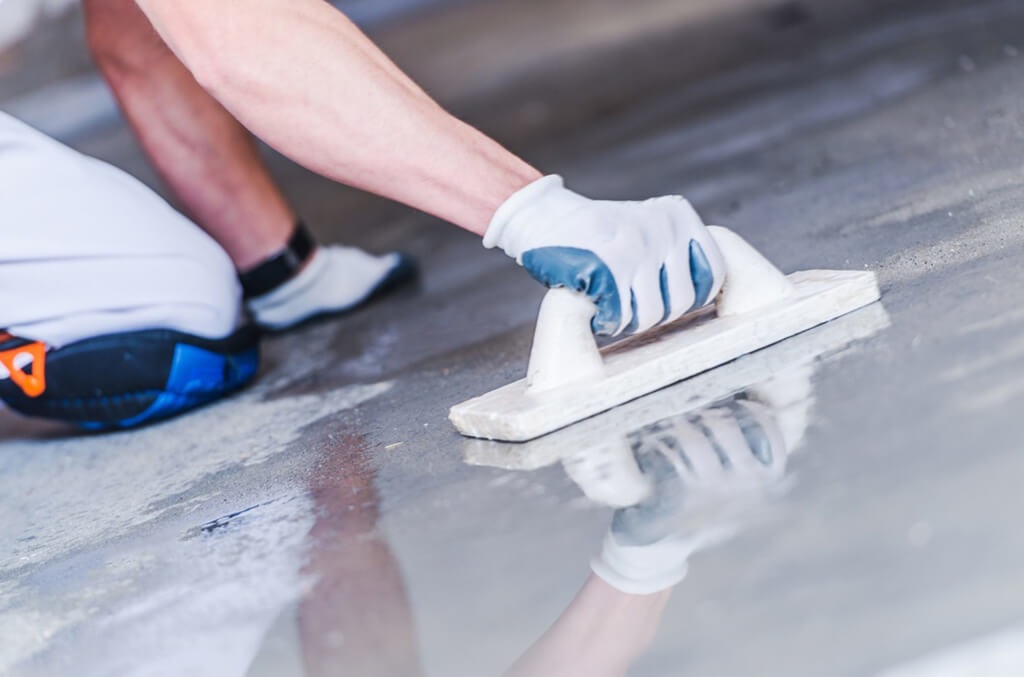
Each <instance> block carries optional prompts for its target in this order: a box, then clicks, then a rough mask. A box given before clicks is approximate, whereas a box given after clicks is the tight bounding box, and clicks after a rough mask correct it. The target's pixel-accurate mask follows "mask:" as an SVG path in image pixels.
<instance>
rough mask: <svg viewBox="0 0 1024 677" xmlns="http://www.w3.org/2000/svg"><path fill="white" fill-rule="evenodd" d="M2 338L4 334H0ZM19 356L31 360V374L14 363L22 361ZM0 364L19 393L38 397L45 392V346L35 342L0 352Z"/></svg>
mask: <svg viewBox="0 0 1024 677" xmlns="http://www.w3.org/2000/svg"><path fill="white" fill-rule="evenodd" d="M4 336H5V334H3V333H2V332H0V338H3V337H4ZM7 336H9V335H7ZM21 355H28V356H29V357H31V358H32V362H31V364H32V373H31V374H29V373H27V372H26V371H25V370H24V369H23V368H22V367H20V366H18V365H17V364H16V363H15V362H16V361H17V362H21V361H22V360H23V359H24V358H22V357H20V356H21ZM0 364H2V365H3V366H4V368H6V369H7V371H8V372H10V374H11V380H12V381H13V382H14V385H16V386H18V387H19V388H21V392H23V393H25V395H27V396H28V397H39V396H40V395H42V394H43V393H45V392H46V345H44V344H43V343H40V342H38V341H37V342H35V343H28V344H25V345H23V346H18V347H17V348H9V349H7V350H0ZM26 366H27V364H26Z"/></svg>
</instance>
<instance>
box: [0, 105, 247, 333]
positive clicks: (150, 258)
mask: <svg viewBox="0 0 1024 677" xmlns="http://www.w3.org/2000/svg"><path fill="white" fill-rule="evenodd" d="M240 297H241V291H240V288H239V284H238V281H237V278H236V276H235V271H234V267H233V266H232V264H231V261H230V260H229V259H228V256H227V255H226V254H225V253H224V251H223V250H222V249H221V248H220V247H219V246H218V245H217V244H216V243H215V242H214V241H213V240H212V239H211V238H210V237H208V236H207V235H206V234H205V233H204V232H202V231H201V230H200V229H199V228H198V227H197V226H196V225H195V224H193V223H192V222H191V221H189V220H188V219H186V218H185V217H184V216H182V215H181V214H179V213H178V212H176V211H175V210H174V209H172V208H171V207H170V206H169V205H168V204H167V203H166V202H164V201H163V200H162V199H161V198H160V197H159V196H157V195H156V194H155V193H153V192H152V191H151V190H149V189H148V188H147V187H146V186H144V185H143V184H142V183H140V182H139V181H137V180H135V179H134V178H132V177H130V176H128V175H127V174H125V173H124V172H122V171H120V170H118V169H116V168H114V167H111V166H110V165H107V164H105V163H103V162H100V161H98V160H94V159H92V158H89V157H86V156H84V155H81V154H80V153H77V152H75V151H73V150H71V149H70V148H67V147H65V146H63V145H61V144H59V143H58V142H56V141H54V140H52V139H50V138H48V137H46V136H44V135H43V134H40V133H39V132H37V131H35V130H34V129H32V128H30V127H28V126H26V125H24V124H22V123H21V122H19V121H17V120H15V119H14V118H12V117H10V116H9V115H5V114H4V113H2V112H0V330H2V329H7V330H9V331H10V332H11V333H13V334H15V335H16V336H21V337H24V338H30V339H35V340H39V341H43V342H45V343H47V344H49V345H50V346H53V347H59V346H61V345H63V344H66V343H69V342H72V341H76V340H79V339H83V338H88V337H91V336H97V335H100V334H107V333H114V332H122V331H134V330H139V329H154V328H168V329H177V330H179V331H184V332H188V333H191V334H197V335H200V336H204V337H207V338H220V337H223V336H225V335H227V334H228V333H230V332H231V331H232V330H233V329H234V328H235V327H236V326H237V324H238V321H239V313H240Z"/></svg>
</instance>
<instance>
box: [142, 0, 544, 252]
mask: <svg viewBox="0 0 1024 677" xmlns="http://www.w3.org/2000/svg"><path fill="white" fill-rule="evenodd" d="M137 3H138V5H139V7H141V8H142V10H143V11H144V12H145V13H146V15H147V17H148V18H149V19H150V21H151V22H152V23H153V25H154V27H155V28H156V29H157V31H158V32H159V33H160V35H161V37H162V38H163V39H164V40H165V41H166V42H167V44H168V45H169V46H170V48H171V49H172V50H173V51H174V52H175V53H176V54H177V56H178V58H179V59H181V61H182V62H183V63H184V64H185V65H186V66H187V67H188V68H189V70H191V71H192V73H193V75H194V76H195V77H196V79H197V80H198V81H199V83H200V84H201V85H203V87H204V88H206V89H207V91H209V92H210V93H211V94H212V95H213V96H214V97H215V98H217V99H218V100H219V101H220V102H221V103H222V104H223V105H224V106H225V107H226V108H228V110H230V111H231V112H232V113H233V114H234V115H235V116H236V117H237V118H238V119H239V120H240V121H241V122H242V123H243V124H244V125H245V126H246V127H248V128H249V129H250V130H251V131H253V132H254V133H255V134H256V135H257V136H259V137H260V138H262V139H263V140H264V141H266V142H267V143H269V144H270V145H271V146H273V147H275V148H276V149H277V150H278V151H280V152H281V153H283V154H285V155H287V156H289V157H290V158H292V159H293V160H295V161H296V162H298V163H300V164H302V165H304V166H306V167H308V168H309V169H312V170H313V171H316V172H318V173H320V174H323V175H324V176H327V177H329V178H331V179H334V180H336V181H340V182H342V183H346V184H348V185H352V186H355V187H357V188H361V189H364V190H367V191H370V192H373V193H376V194H378V195H382V196H384V197H387V198H391V199H394V200H397V201H399V202H403V203H405V204H407V205H410V206H412V207H415V208H418V209H421V210H423V211H425V212H428V213H430V214H434V215H435V216H438V217H440V218H443V219H446V220H448V221H451V222H452V223H455V224H456V225H459V226H462V227H463V228H465V229H467V230H470V231H472V232H475V233H478V234H482V233H483V232H484V230H485V229H486V228H487V225H488V223H489V222H490V219H491V217H492V215H493V214H494V212H495V210H496V209H497V207H498V206H499V205H501V204H502V202H504V201H505V199H506V198H508V197H509V195H511V194H512V193H513V192H515V191H516V190H518V189H519V188H522V187H523V186H525V185H526V184H528V183H530V182H531V181H534V180H535V179H537V178H539V177H540V176H541V175H540V173H539V172H538V171H537V170H536V169H534V168H533V167H531V166H530V165H528V164H527V163H526V162H525V161H523V160H521V159H520V158H518V157H516V156H515V155H513V154H512V153H510V152H509V151H507V150H506V149H504V148H503V147H502V146H500V145H499V144H498V143H497V142H495V141H493V140H492V139H490V138H488V137H487V136H486V135H484V134H482V133H481V132H479V131H478V130H476V129H474V128H473V127H471V126H469V125H467V124H465V123H464V122H461V121H459V120H457V119H456V118H454V117H453V116H451V115H450V114H448V113H447V112H446V111H444V110H443V109H442V108H441V107H440V106H439V105H438V104H437V103H436V102H434V101H433V100H432V99H431V98H430V97H429V96H428V95H427V94H426V93H425V92H424V91H423V90H422V89H420V88H419V87H418V86H417V85H416V84H415V83H413V82H412V81H411V80H410V79H409V78H408V77H407V76H405V75H404V74H403V73H402V72H401V70H399V68H398V67H397V66H396V65H395V64H394V63H392V62H391V61H390V60H389V59H388V58H387V56H385V55H384V54H383V53H382V52H381V51H380V50H379V49H378V48H377V47H376V46H375V45H374V44H373V43H372V42H371V41H370V40H369V38H367V37H366V36H365V35H364V34H363V33H362V32H361V31H360V30H359V28H358V27H356V26H355V25H354V24H353V23H352V22H351V21H349V20H348V19H347V18H346V17H345V16H344V15H343V14H341V13H340V12H338V11H337V10H335V9H334V8H332V7H331V6H330V5H328V4H327V3H325V2H323V1H322V0H244V1H243V0H207V1H205V2H178V1H177V0H137Z"/></svg>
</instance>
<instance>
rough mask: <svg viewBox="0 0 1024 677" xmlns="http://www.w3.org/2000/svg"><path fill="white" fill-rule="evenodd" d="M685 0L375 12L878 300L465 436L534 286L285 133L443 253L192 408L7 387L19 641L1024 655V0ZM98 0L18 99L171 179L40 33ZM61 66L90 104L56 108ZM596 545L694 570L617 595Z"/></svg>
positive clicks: (346, 204)
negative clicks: (671, 374)
mask: <svg viewBox="0 0 1024 677" xmlns="http://www.w3.org/2000/svg"><path fill="white" fill-rule="evenodd" d="M681 4H686V3H674V2H667V1H666V2H658V1H656V0H650V1H645V2H640V3H636V4H635V5H630V7H629V8H627V9H624V8H623V7H622V6H621V5H619V4H618V3H610V2H599V1H596V0H595V1H593V2H587V3H578V2H576V3H569V2H562V1H553V2H549V3H533V2H531V3H514V2H491V3H477V4H470V5H468V6H464V7H456V8H449V9H446V10H444V11H439V12H434V13H431V12H427V13H422V14H417V15H415V16H410V17H407V18H405V19H401V20H397V21H396V22H394V23H385V24H382V25H379V26H378V27H376V28H375V29H374V31H375V35H376V36H377V37H378V38H379V39H380V40H381V41H382V43H383V44H384V45H386V46H387V47H388V48H389V50H390V51H391V52H392V53H393V54H395V56H396V58H397V59H398V60H399V62H400V63H402V64H403V65H407V66H409V67H410V68H411V70H413V72H414V73H415V74H416V75H417V77H419V78H421V79H422V80H423V81H425V82H426V83H427V85H428V86H429V87H430V89H431V91H435V92H437V93H438V95H439V96H441V97H442V99H443V100H444V102H445V103H446V104H447V105H449V106H450V107H452V108H453V109H454V110H456V111H458V112H459V113H460V114H463V115H466V116H468V117H469V118H470V119H471V120H473V121H474V122H476V123H477V124H480V125H481V126H483V127H484V128H486V129H489V130H491V131H493V132H495V133H496V134H498V135H499V136H500V137H501V138H502V139H504V140H506V142H507V143H509V144H510V145H512V146H513V147H514V148H515V149H516V150H517V151H520V152H522V153H523V154H524V155H526V156H527V157H528V158H530V159H531V160H534V161H535V162H537V163H538V164H539V165H541V166H543V167H544V168H545V169H546V170H548V171H557V172H561V173H563V174H564V175H565V176H566V177H567V180H568V182H569V183H570V185H573V186H575V187H576V188H577V189H578V190H580V191H582V192H585V193H590V194H594V195H601V196H607V197H640V196H646V195H650V194H661V193H666V192H681V193H683V194H685V195H687V196H689V197H690V199H691V200H692V201H693V202H694V203H695V204H696V205H697V206H698V208H699V209H700V210H701V212H702V214H704V215H705V218H706V219H708V220H709V221H712V222H717V223H722V224H723V225H728V226H730V227H733V228H734V229H736V230H738V231H739V232H740V233H742V234H743V235H745V236H746V237H747V238H748V239H749V240H750V241H751V242H752V243H754V244H755V245H756V246H758V247H759V248H761V249H762V251H763V252H764V253H765V254H767V255H768V256H769V257H770V258H771V259H772V260H773V261H775V262H776V263H777V264H778V265H779V266H780V267H781V268H782V269H783V270H786V271H790V270H798V269H804V268H854V269H864V268H867V269H872V270H876V271H877V272H878V275H879V279H880V282H881V286H882V291H883V302H882V304H881V305H876V306H874V307H872V308H868V309H865V310H862V311H859V312H858V313H855V314H853V315H850V316H848V317H846V318H843V319H842V320H839V321H837V322H834V323H832V324H830V325H827V326H825V327H821V328H818V329H816V330H813V331H811V332H808V333H807V334H804V335H801V336H799V337H796V338H794V339H792V340H790V341H786V342H783V343H781V344H778V345H777V346H774V347H771V348H769V349H767V350H765V351H762V352H759V353H756V354H753V355H750V356H748V357H746V358H743V359H741V360H739V361H737V362H735V363H732V364H730V365H726V366H724V367H722V368H720V369H717V370H714V371H712V372H709V373H707V374H704V375H702V376H699V377H697V378H695V379H693V380H691V381H688V382H686V383H684V384H681V385H678V386H675V387H673V388H670V389H668V390H666V391H663V392H661V393H657V394H655V395H653V396H651V397H649V398H645V399H644V400H640V401H638V402H636V403H634V404H632V405H630V406H628V407H623V408H622V409H621V410H618V411H614V412H611V413H609V414H607V415H605V416H602V417H597V418H594V419H592V420H590V421H586V422H583V423H581V424H579V425H577V426H574V427H572V428H569V429H566V430H564V431H561V432H559V433H556V434H554V435H552V436H551V437H549V438H543V439H541V440H538V441H536V442H534V443H530V444H526V445H517V446H501V445H494V444H490V443H482V442H473V441H468V440H464V439H462V438H460V437H459V436H458V435H457V434H456V432H455V431H454V430H453V428H452V427H451V426H450V425H449V424H448V422H447V421H446V413H447V408H448V407H449V406H450V405H452V404H454V403H456V402H459V401H462V400H464V399H467V398H469V397H471V396H474V395H478V394H481V393H483V392H485V391H487V390H489V389H491V388H494V387H497V386H498V385H501V384H503V383H505V382H508V381H510V380H514V379H516V378H519V377H520V376H521V374H522V373H523V371H524V369H525V362H526V356H527V352H528V348H529V341H530V334H531V330H532V320H533V318H534V316H535V313H536V309H537V306H538V303H539V300H540V298H541V296H542V293H543V292H542V290H541V289H539V288H538V287H537V286H536V285H535V283H533V282H532V281H530V280H529V279H527V277H526V276H525V275H524V274H523V273H522V272H521V271H519V270H517V269H516V268H515V266H514V265H512V264H511V263H510V262H509V261H507V260H506V259H505V258H504V257H503V256H502V255H500V254H496V253H494V252H487V251H484V250H482V249H481V248H480V246H479V243H478V242H477V241H476V240H475V239H474V238H473V237H471V236H468V235H465V234H463V233H460V232H457V231H456V230H455V229H453V228H451V227H448V226H445V225H443V224H440V223H437V222H435V221H433V220H431V219H429V218H427V217H424V216H422V215H420V214H416V213H412V212H409V211H408V210H404V209H402V208H399V207H396V206H393V205H388V204H386V203H383V202H381V201H377V200H374V199H370V198H368V197H366V196H364V195H361V194H359V193H356V192H354V191H348V190H345V189H339V188H337V187H335V186H332V185H331V184H329V183H327V182H325V181H322V180H319V179H316V178H314V177H312V176H310V175H309V174H307V173H306V172H304V171H302V170H300V169H297V168H295V167H293V166H291V165H288V164H287V163H284V162H282V161H280V160H278V159H275V160H274V162H275V166H276V169H277V171H278V173H279V175H280V176H281V177H282V180H283V181H284V182H285V185H286V186H287V188H288V190H289V193H290V194H291V195H292V196H293V197H294V199H295V201H296V202H297V204H298V205H300V207H301V209H302V211H303V212H304V213H305V214H307V215H308V218H309V220H310V221H311V222H312V223H313V225H314V226H315V229H316V230H317V231H318V233H319V234H320V235H321V236H322V238H323V239H325V240H345V241H348V242H353V243H356V244H360V245H362V246H366V247H369V248H372V249H378V250H382V249H386V248H391V247H401V248H403V249H406V250H407V251H410V252H412V253H413V254H415V255H417V256H418V257H420V259H421V260H422V262H423V264H424V268H425V275H424V279H423V281H422V284H421V285H420V286H419V288H417V289H416V290H409V291H405V292H401V293H398V294H397V295H395V296H393V297H391V298H390V299H389V300H388V302H387V303H381V304H378V305H376V306H373V307H370V308H367V309H365V310H361V311H358V312H356V313H354V314H352V315H350V316H348V317H345V318H342V319H338V320H335V321H331V322H323V323H319V324H315V325H312V326H309V327H306V328H304V329H302V330H301V331H298V332H296V333H294V334H292V335H288V336H282V337H275V338H271V339H268V340H267V342H266V360H265V361H266V366H265V368H264V370H263V373H262V376H261V378H260V380H259V382H258V383H257V384H256V385H255V386H254V387H253V388H251V389H249V390H248V391H247V392H245V393H243V394H240V395H239V396H237V397H235V398H233V399H232V400H230V401H227V402H224V403H222V404H219V405H217V406H215V407H211V408H209V409H207V410H205V411H201V412H198V413H196V414H194V415H191V416H188V417H185V418H182V419H180V420H176V421H172V422H168V423H165V424H161V425H157V426H153V427H150V428H148V429H145V430H140V431H137V432H130V433H123V434H116V435H102V436H78V435H76V434H73V433H72V432H69V431H68V430H66V429H64V428H61V427H58V426H53V425H48V424H39V423H35V422H28V421H24V420H21V419H15V418H13V417H11V416H10V415H9V414H4V413H0V510H2V514H3V516H4V519H3V520H2V521H0V543H2V544H3V546H4V547H3V548H2V550H0V552H2V554H0V672H2V673H4V674H13V675H51V674H54V675H63V674H75V675H125V674H169V675H170V674H173V675H180V674H189V673H191V674H196V675H199V674H202V675H206V674H209V675H231V674H238V675H244V674H250V675H286V674H309V675H318V674H324V675H341V674H345V675H416V674H424V675H445V676H450V675H467V676H479V675H492V674H495V675H496V674H501V673H502V672H503V671H505V670H508V669H509V668H510V667H511V666H513V665H515V666H516V668H515V669H516V670H518V672H517V673H515V674H546V675H603V674H623V673H624V672H625V671H626V670H629V674H634V675H672V676H675V675H686V676H720V675H749V674H755V675H766V676H772V675H786V676H787V677H799V676H819V675H881V674H885V675H961V674H963V675H974V674H999V675H1003V674H1021V672H1022V670H1024V637H1022V633H1024V630H1022V628H1024V575H1022V563H1024V534H1022V532H1021V530H1020V529H1018V528H1017V518H1018V515H1020V514H1021V513H1022V512H1024V492H1021V491H1020V490H1019V485H1020V478H1021V477H1022V476H1024V458H1018V457H1017V455H1016V454H1017V453H1018V452H1019V451H1021V446H1022V444H1021V442H1020V440H1021V434H1020V426H1018V423H1019V422H1020V420H1019V418H1018V416H1019V414H1018V412H1019V411H1020V410H1019V409H1018V407H1020V406H1021V405H1022V404H1024V342H1022V339H1021V338H1020V337H1021V333H1022V332H1021V330H1022V328H1024V310H1022V308H1024V272H1022V271H1024V268H1022V266H1021V265H1020V261H1021V256H1022V255H1024V191H1022V189H1021V178H1022V170H1021V161H1022V159H1024V98H1022V94H1021V92H1022V91H1024V66H1022V64H1024V62H1022V61H1021V59H1022V58H1024V57H1022V56H1020V52H1019V50H1021V49H1024V44H1021V42H1020V36H1021V35H1024V3H1022V2H1017V1H1012V0H989V1H979V2H971V3H967V2H950V1H941V0H940V1H938V2H936V1H931V2H861V3H842V2H840V3H836V2H830V3H826V2H808V3H804V4H796V3H785V4H778V3H769V2H754V1H752V0H751V1H748V2H740V1H738V0H737V1H735V2H727V3H692V4H687V6H686V7H679V6H678V5H681ZM584 5H586V8H587V9H586V11H584V10H583V9H581V8H582V7H583V6H584ZM567 17H569V18H571V19H572V21H568V20H567V19H566V18H567ZM76 29H77V19H76V18H75V17H74V16H72V17H70V18H65V19H63V20H62V21H61V22H59V23H58V24H57V25H56V26H50V27H48V28H46V29H45V30H44V31H43V33H41V34H40V35H39V36H37V37H36V38H35V40H36V42H32V41H30V42H29V43H28V44H27V45H22V46H20V47H18V48H15V50H13V51H12V52H10V53H8V54H7V55H6V56H5V57H4V60H2V61H0V63H2V64H3V67H4V69H6V71H5V72H6V76H4V77H9V78H10V82H12V83H16V85H15V84H12V85H10V87H9V88H7V89H0V107H2V108H5V109H11V110H16V111H19V112H20V114H22V115H24V116H25V117H27V118H29V119H36V120H37V121H39V124H41V125H44V126H45V125H46V124H50V125H53V128H52V130H53V131H54V133H58V134H59V135H60V136H62V138H65V139H66V140H68V141H69V142H71V143H73V144H74V145H76V147H79V148H81V149H83V150H85V151H88V152H92V153H94V154H97V155H100V156H102V157H104V158H106V159H109V160H111V161H113V162H116V163H117V164H119V165H121V166H124V167H126V168H128V169H129V170H131V171H133V172H135V173H137V174H139V175H140V176H142V177H143V178H146V179H147V180H152V174H151V173H150V172H149V170H148V169H147V168H146V167H145V165H144V162H143V161H142V159H141V157H140V155H139V153H138V151H137V150H136V148H135V147H134V145H133V144H132V142H131V140H130V137H129V136H128V135H127V133H126V132H125V130H124V129H123V128H122V127H121V126H120V125H119V123H118V121H117V119H116V117H115V116H114V114H113V112H112V108H110V106H109V100H108V99H106V98H104V97H105V95H104V94H103V93H102V88H100V87H98V83H97V82H96V81H95V78H94V76H92V75H91V74H90V72H89V70H88V67H87V65H86V62H85V60H84V59H83V58H82V57H81V55H80V54H78V53H76V52H75V51H74V50H75V49H77V47H76V46H75V45H76V44H77V43H75V42H74V41H73V40H69V41H68V43H67V44H68V45H69V47H68V53H55V54H51V52H52V50H51V52H47V51H46V50H44V49H43V48H42V47H41V46H40V44H39V42H38V41H40V40H43V39H44V38H45V37H46V33H47V31H50V32H51V34H53V33H55V34H57V35H62V34H64V32H70V34H72V35H73V34H74V31H75V30H76ZM454 35H457V36H459V38H460V39H459V40H455V39H453V37H452V36H454ZM559 35H560V36H561V38H559V39H555V38H556V36H559ZM26 55H32V58H31V59H29V57H28V56H26ZM545 59H548V60H545ZM30 61H31V63H29V62H30ZM37 61H38V63H37ZM33 69H36V70H35V71H34V72H36V73H37V74H38V77H37V78H36V82H35V83H33V85H32V86H29V85H28V84H25V83H29V82H30V81H31V80H32V78H30V77H28V76H27V75H26V73H30V72H33ZM3 82H4V80H0V88H2V87H3V86H4V85H3ZM39 87H47V88H48V89H46V90H45V91H46V92H47V93H48V96H57V97H61V96H64V97H75V96H84V97H85V98H84V99H73V100H75V101H87V102H88V105H82V106H79V107H76V108H74V109H69V108H65V109H64V110H65V114H62V115H60V116H57V118H55V117H53V115H52V113H53V110H51V109H52V108H54V106H53V105H50V106H45V105H41V104H40V103H39V101H40V99H39V97H38V91H39V89H38V88H39ZM58 108H60V107H58ZM47 116H49V117H47ZM743 421H746V422H747V424H746V425H741V423H742V422H743ZM751 421H753V423H751ZM754 424H756V425H754ZM741 428H742V429H744V430H746V431H747V433H749V434H747V435H745V436H742V437H736V434H735V432H736V430H739V429H741ZM726 429H728V430H731V431H732V433H733V434H732V437H731V438H730V439H732V440H733V442H734V443H732V444H723V445H719V446H718V447H715V448H712V447H709V446H708V445H707V444H704V443H702V442H701V439H702V438H701V434H702V431H703V430H711V431H716V430H723V431H724V430H726ZM751 431H754V432H753V433H751ZM757 431H760V432H757ZM751 435H753V436H754V437H755V438H757V440H759V442H756V443H755V442H751ZM680 448H682V449H683V452H682V455H680V452H679V449H680ZM751 451H755V452H757V453H754V454H753V455H752V457H751ZM673 454H674V455H673ZM683 456H685V457H686V459H687V460H686V461H682V460H679V462H677V463H676V464H675V466H673V467H670V468H666V467H665V466H664V463H659V462H658V459H660V458H675V459H682V458H683ZM752 458H753V460H752ZM694 468H696V470H694ZM638 500H639V501H642V502H641V504H640V506H639V507H634V508H625V509H618V510H616V508H615V507H613V506H621V505H628V504H631V503H634V502H636V501H638ZM609 534H610V538H612V539H614V541H615V543H617V544H619V545H620V546H624V547H621V548H619V549H618V550H616V551H615V552H609V551H608V549H607V548H608V546H607V545H602V544H603V543H605V542H606V541H607V539H608V538H609ZM603 549H604V550H603ZM694 550H696V552H695V553H693V554H692V556H690V555H691V551H694ZM602 552H604V553H605V555H604V561H605V562H606V563H607V561H615V562H618V567H619V569H620V570H630V571H633V572H634V573H635V574H636V575H635V576H633V577H632V580H633V582H634V583H635V582H636V581H645V582H646V583H647V584H648V585H649V587H650V586H653V587H655V588H656V587H659V586H658V583H659V582H661V583H663V584H667V582H675V581H677V580H679V579H680V577H681V576H682V578H681V580H679V582H678V584H677V585H675V586H674V587H673V588H670V589H669V591H667V592H660V593H655V594H647V595H636V594H627V593H623V592H619V591H617V590H615V589H614V588H612V587H610V586H608V585H606V584H604V583H602V581H601V580H600V579H596V578H594V577H593V576H592V574H591V569H590V565H591V560H592V559H593V558H595V557H598V560H599V562H600V561H601V558H600V557H599V553H602ZM616 553H617V554H616ZM616 557H617V558H618V559H616ZM687 561H688V563H689V565H688V569H687V567H686V566H685V563H686V562H687ZM596 566H598V567H600V566H601V564H600V563H599V564H598V565H596ZM605 566H607V564H606V565H605ZM684 570H685V576H683V572H684ZM623 587H628V586H623ZM556 620H557V623H556ZM982 665H988V666H989V670H990V671H989V672H988V673H984V672H980V671H979V670H980V668H979V666H982Z"/></svg>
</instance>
